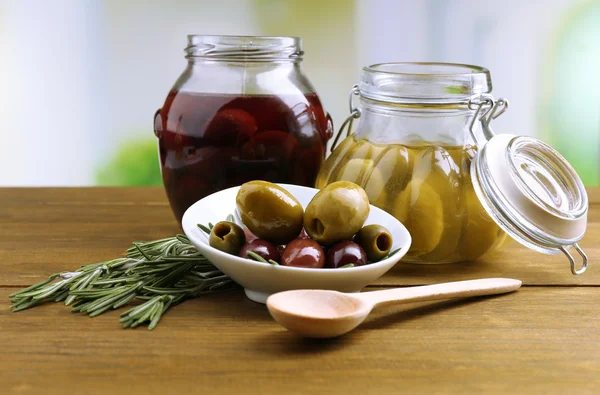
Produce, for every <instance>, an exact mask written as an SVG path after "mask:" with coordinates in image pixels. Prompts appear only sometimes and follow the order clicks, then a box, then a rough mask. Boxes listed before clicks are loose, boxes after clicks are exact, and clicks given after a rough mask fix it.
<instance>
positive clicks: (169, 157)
mask: <svg viewBox="0 0 600 395" xmlns="http://www.w3.org/2000/svg"><path fill="white" fill-rule="evenodd" d="M154 126H155V131H156V134H157V136H158V137H159V153H160V163H161V168H162V176H163V182H164V185H165V188H166V191H167V195H168V197H169V201H170V204H171V208H172V209H173V212H174V213H175V216H176V217H177V219H178V220H179V221H180V222H181V217H182V216H183V213H184V212H185V210H186V209H187V208H188V207H189V206H191V205H192V204H193V203H195V202H196V201H198V200H199V199H201V198H203V197H205V196H207V195H209V194H211V193H213V192H217V191H219V190H222V189H225V188H228V187H231V186H236V185H240V184H243V183H244V182H246V181H251V180H265V181H271V182H282V183H290V184H297V185H305V186H313V184H314V182H315V178H316V176H317V172H318V171H319V167H320V165H321V163H322V161H323V158H324V156H325V144H326V141H327V137H326V134H327V130H328V120H327V116H326V114H325V112H324V111H323V108H322V107H321V103H320V101H319V98H318V97H317V95H316V94H308V95H301V94H298V95H284V96H274V95H253V96H248V95H245V96H241V95H224V94H192V93H187V92H176V91H172V92H171V93H170V94H169V96H168V97H167V100H166V102H165V105H164V106H163V108H162V109H161V110H159V112H158V113H157V115H156V118H155V125H154Z"/></svg>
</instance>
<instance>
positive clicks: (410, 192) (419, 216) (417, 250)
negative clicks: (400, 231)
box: [393, 178, 444, 259]
mask: <svg viewBox="0 0 600 395" xmlns="http://www.w3.org/2000/svg"><path fill="white" fill-rule="evenodd" d="M443 207H444V203H443V202H442V199H441V197H440V195H439V194H438V193H437V192H436V191H435V189H433V188H432V187H431V185H429V184H428V183H426V182H424V181H423V180H421V179H417V178H413V179H412V180H411V181H410V182H409V183H408V185H407V186H406V188H404V190H403V191H402V192H400V194H399V195H398V197H397V198H396V202H395V208H394V212H393V215H394V216H395V217H396V218H397V219H398V220H399V221H400V222H402V224H404V226H406V229H408V231H409V233H410V235H411V237H412V244H411V246H410V250H409V251H408V253H407V254H406V257H407V258H409V259H410V258H416V257H418V256H421V255H424V254H427V253H429V252H431V251H433V250H434V249H435V248H436V246H437V245H438V244H440V241H441V239H442V235H443V234H444V208H443Z"/></svg>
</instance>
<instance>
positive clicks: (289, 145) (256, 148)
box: [242, 130, 298, 162]
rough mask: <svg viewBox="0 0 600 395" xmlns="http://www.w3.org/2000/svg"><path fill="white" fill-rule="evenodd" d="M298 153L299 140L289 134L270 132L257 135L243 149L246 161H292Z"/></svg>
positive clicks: (278, 131) (276, 131)
mask: <svg viewBox="0 0 600 395" xmlns="http://www.w3.org/2000/svg"><path fill="white" fill-rule="evenodd" d="M297 151H298V140H296V138H295V137H294V136H292V135H290V134H289V133H286V132H282V131H280V130H269V131H266V132H261V133H258V134H257V135H255V136H254V137H253V138H252V139H250V141H248V142H247V143H246V144H244V146H243V147H242V157H243V158H244V159H253V160H263V159H269V158H277V159H278V160H279V161H280V162H281V161H292V160H293V159H294V158H295V156H296V153H297Z"/></svg>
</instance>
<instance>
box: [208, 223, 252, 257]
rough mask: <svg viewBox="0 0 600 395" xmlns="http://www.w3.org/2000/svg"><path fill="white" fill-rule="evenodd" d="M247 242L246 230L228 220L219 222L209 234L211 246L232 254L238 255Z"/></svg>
mask: <svg viewBox="0 0 600 395" xmlns="http://www.w3.org/2000/svg"><path fill="white" fill-rule="evenodd" d="M245 243H246V235H245V234H244V230H243V229H242V228H241V227H240V226H239V225H237V224H234V223H233V222H228V221H221V222H217V224H216V225H215V226H214V227H213V228H212V230H211V231H210V236H208V244H210V246H211V247H214V248H216V249H217V250H221V251H223V252H226V253H228V254H232V255H238V254H239V252H240V250H241V249H242V247H243V246H244V244H245Z"/></svg>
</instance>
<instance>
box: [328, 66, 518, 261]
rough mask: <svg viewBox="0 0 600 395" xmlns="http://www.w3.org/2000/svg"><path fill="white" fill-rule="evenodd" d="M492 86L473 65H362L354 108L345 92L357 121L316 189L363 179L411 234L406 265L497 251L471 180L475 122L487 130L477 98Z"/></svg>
mask: <svg viewBox="0 0 600 395" xmlns="http://www.w3.org/2000/svg"><path fill="white" fill-rule="evenodd" d="M491 90H492V82H491V78H490V73H489V71H488V70H487V69H484V68H481V67H476V66H469V65H458V64H437V63H387V64H376V65H372V66H368V67H365V68H364V69H363V72H362V75H361V80H360V83H359V85H357V86H356V87H355V89H354V90H353V92H354V93H355V94H358V95H359V97H360V104H359V108H358V109H354V108H353V106H352V95H351V111H352V115H351V117H350V118H349V119H350V120H351V119H352V118H360V119H359V123H358V126H357V128H356V131H355V133H354V134H352V135H349V136H348V137H346V139H345V140H343V141H342V142H341V144H340V145H339V146H338V147H337V148H335V150H334V151H333V152H332V154H331V155H330V156H329V158H328V159H327V160H326V162H325V163H324V165H323V167H322V168H321V171H320V173H319V176H318V178H317V182H316V187H317V188H322V187H324V186H325V185H327V184H329V183H331V182H334V181H338V180H346V181H351V182H354V183H356V184H358V185H360V186H362V187H363V188H364V189H365V191H366V192H367V195H368V196H369V200H370V202H371V204H373V205H375V206H378V207H380V208H382V209H383V210H386V211H387V212H389V213H391V214H392V215H394V216H395V217H396V218H398V219H399V220H400V221H401V222H402V223H403V224H404V225H405V226H406V228H407V229H408V231H409V232H410V234H411V236H412V240H413V241H412V245H411V248H410V250H409V251H408V253H407V254H406V256H405V258H404V261H406V262H414V263H451V262H459V261H464V260H474V259H477V258H479V257H481V256H483V255H484V254H486V253H488V252H490V251H493V250H495V249H497V248H498V247H500V246H501V245H502V244H503V242H504V240H505V239H506V234H505V232H504V231H503V230H502V229H501V228H500V227H499V226H498V225H497V224H496V223H495V222H494V220H492V218H490V216H489V215H488V214H487V212H486V210H485V209H484V207H483V206H482V204H481V203H480V201H479V199H478V197H477V194H476V192H475V190H474V188H473V183H472V180H471V161H472V160H473V158H474V156H475V155H476V152H477V145H476V144H475V141H474V138H473V136H472V133H471V127H472V129H473V132H474V133H475V134H476V135H477V134H481V133H483V132H484V130H483V128H482V124H481V122H473V121H474V120H475V114H476V112H477V110H478V108H479V107H477V106H474V105H473V98H474V97H482V98H484V99H485V98H486V95H487V94H489V93H490V92H491ZM481 95H483V96H481ZM494 115H495V116H497V115H499V113H496V114H494ZM342 128H343V127H342ZM350 128H351V126H350ZM350 128H349V129H350ZM341 132H342V131H341V130H340V133H341ZM338 137H339V136H338ZM334 144H335V142H334Z"/></svg>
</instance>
